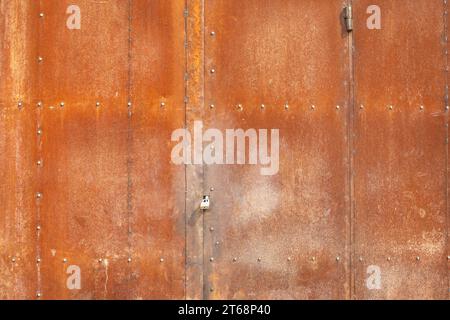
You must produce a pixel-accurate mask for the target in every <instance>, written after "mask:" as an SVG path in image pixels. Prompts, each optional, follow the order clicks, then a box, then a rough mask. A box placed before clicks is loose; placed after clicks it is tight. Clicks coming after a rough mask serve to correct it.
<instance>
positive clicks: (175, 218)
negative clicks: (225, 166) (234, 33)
mask: <svg viewBox="0 0 450 320" xmlns="http://www.w3.org/2000/svg"><path fill="white" fill-rule="evenodd" d="M131 3H132V15H131V16H132V19H131V43H132V50H131V56H130V58H131V82H130V90H131V100H132V102H133V106H132V109H131V111H132V116H131V122H130V129H131V130H130V136H129V141H130V154H131V157H130V163H129V172H130V180H129V183H130V185H129V187H130V190H129V192H130V193H131V198H130V199H129V200H130V202H129V208H128V210H129V211H130V232H131V237H130V250H131V257H132V259H133V262H132V263H131V266H130V269H131V272H132V274H131V277H132V278H131V282H130V284H129V290H130V292H129V294H130V298H133V299H183V298H184V297H185V214H184V213H185V196H186V193H185V167H184V166H175V165H173V164H171V162H170V155H171V148H172V146H171V145H170V144H169V143H168V142H169V141H170V137H171V134H172V132H173V131H174V130H176V129H178V128H184V126H185V106H184V94H185V91H184V90H185V89H184V71H185V63H186V60H185V48H184V37H185V32H184V28H185V25H184V18H183V14H184V8H185V1H180V0H177V1H165V0H159V1H147V0H140V1H136V0H135V1H132V2H131Z"/></svg>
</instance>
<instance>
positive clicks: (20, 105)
mask: <svg viewBox="0 0 450 320" xmlns="http://www.w3.org/2000/svg"><path fill="white" fill-rule="evenodd" d="M17 106H18V107H19V109H20V108H22V107H23V104H22V102H21V101H19V103H17Z"/></svg>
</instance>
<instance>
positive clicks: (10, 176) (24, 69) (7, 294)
mask: <svg viewBox="0 0 450 320" xmlns="http://www.w3.org/2000/svg"><path fill="white" fill-rule="evenodd" d="M30 13H37V6H36V4H35V2H25V1H0V17H1V18H0V40H1V45H0V46H1V49H0V50H1V54H0V73H1V81H0V92H1V94H0V162H1V164H2V169H1V170H0V298H1V299H33V298H34V295H35V292H36V269H35V266H34V263H33V262H32V261H34V257H35V254H36V253H35V249H36V245H35V244H36V238H35V231H34V230H35V229H34V225H35V216H34V210H35V199H34V197H33V190H34V184H35V171H34V170H35V167H34V161H35V160H34V159H35V149H36V147H35V138H36V135H35V112H34V108H33V96H34V94H35V87H34V86H33V85H32V84H33V83H34V82H35V77H36V74H37V73H36V68H35V66H34V64H33V63H32V57H34V56H35V55H36V48H35V33H34V30H35V28H36V23H35V22H34V21H27V20H25V21H24V20H23V19H22V17H23V16H26V15H28V14H30ZM30 261H31V262H30Z"/></svg>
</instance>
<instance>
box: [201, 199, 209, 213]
mask: <svg viewBox="0 0 450 320" xmlns="http://www.w3.org/2000/svg"><path fill="white" fill-rule="evenodd" d="M209 205H210V202H209V196H203V200H202V202H201V203H200V210H203V211H206V210H209Z"/></svg>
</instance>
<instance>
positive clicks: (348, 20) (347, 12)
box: [344, 5, 353, 32]
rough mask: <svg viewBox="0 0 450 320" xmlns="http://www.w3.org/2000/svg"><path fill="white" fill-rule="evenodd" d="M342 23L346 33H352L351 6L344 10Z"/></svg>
mask: <svg viewBox="0 0 450 320" xmlns="http://www.w3.org/2000/svg"><path fill="white" fill-rule="evenodd" d="M344 21H345V28H346V29H347V32H350V31H353V8H352V6H351V5H349V6H347V7H345V8H344Z"/></svg>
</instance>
